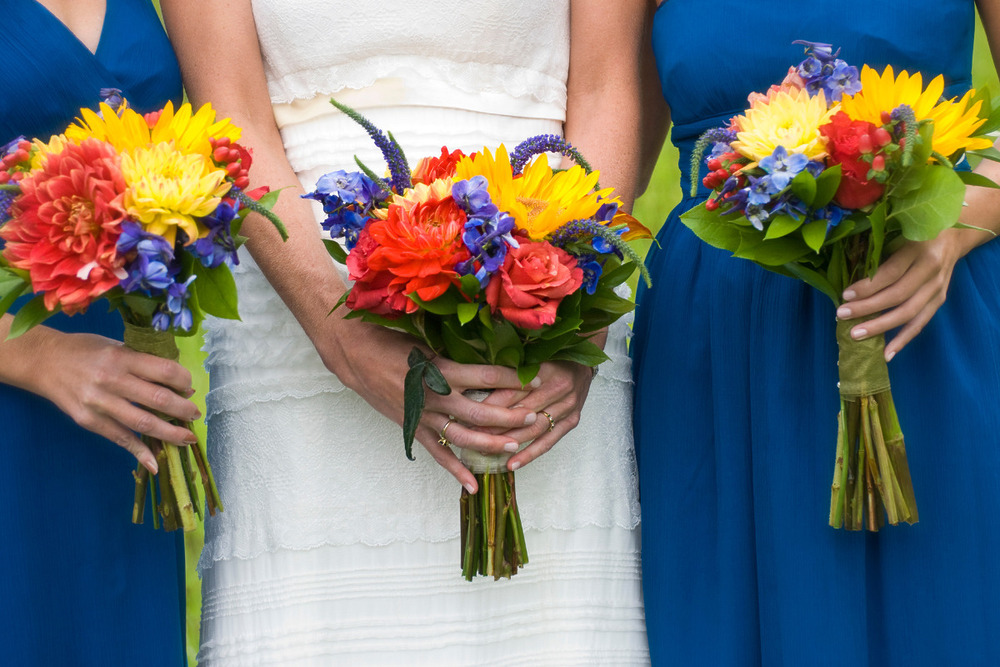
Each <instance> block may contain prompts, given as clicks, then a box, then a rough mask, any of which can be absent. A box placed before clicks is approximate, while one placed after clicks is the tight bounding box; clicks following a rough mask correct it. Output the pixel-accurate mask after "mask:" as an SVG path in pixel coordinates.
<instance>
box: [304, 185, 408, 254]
mask: <svg viewBox="0 0 1000 667" xmlns="http://www.w3.org/2000/svg"><path fill="white" fill-rule="evenodd" d="M388 194H389V193H387V192H384V191H382V189H381V188H379V186H378V185H377V184H376V183H375V182H374V181H372V180H371V179H370V178H368V177H367V176H365V175H364V174H362V173H361V172H357V171H351V172H348V171H344V170H343V169H341V170H339V171H334V172H331V173H329V174H326V175H324V176H322V177H321V178H320V179H319V181H317V183H316V189H315V190H314V191H313V192H310V193H308V194H304V195H302V197H303V198H304V199H315V200H316V201H318V202H320V203H322V204H323V212H324V213H326V219H325V220H324V221H323V222H322V223H321V224H322V227H323V229H325V230H327V231H328V232H330V237H331V238H339V237H344V239H345V240H346V241H347V249H348V250H351V249H352V248H354V246H355V244H357V242H358V235H359V234H360V233H361V230H362V229H364V226H365V224H366V223H367V222H368V220H369V218H370V217H371V215H370V214H371V210H372V208H374V207H375V206H376V205H377V204H379V203H380V202H382V201H384V200H385V199H386V197H388Z"/></svg>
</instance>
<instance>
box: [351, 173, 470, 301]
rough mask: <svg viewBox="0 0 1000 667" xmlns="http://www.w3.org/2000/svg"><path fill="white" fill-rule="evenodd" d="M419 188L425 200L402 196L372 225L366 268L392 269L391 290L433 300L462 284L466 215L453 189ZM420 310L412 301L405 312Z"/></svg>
mask: <svg viewBox="0 0 1000 667" xmlns="http://www.w3.org/2000/svg"><path fill="white" fill-rule="evenodd" d="M448 189H449V190H450V185H449V188H448ZM418 192H419V193H420V195H421V196H423V197H424V198H423V199H422V200H418V201H411V200H404V199H397V202H396V203H393V204H391V205H390V206H389V210H388V212H387V214H386V218H385V220H373V221H372V222H371V223H370V224H369V226H368V227H367V229H368V231H369V233H370V234H371V240H372V241H373V242H374V243H375V244H376V247H375V248H374V249H372V250H371V252H370V254H368V256H367V265H366V269H367V270H368V271H375V272H386V273H389V274H391V276H392V278H391V280H390V281H389V282H388V284H387V285H386V288H387V290H388V293H389V294H393V293H395V292H402V293H403V294H407V295H411V294H415V295H416V296H418V297H419V298H420V299H422V300H423V301H430V300H432V299H436V298H437V297H439V296H441V295H442V294H444V293H445V292H446V291H448V287H450V286H451V285H452V284H458V283H459V280H460V278H459V275H458V273H457V272H456V271H455V265H456V264H458V263H459V262H464V261H466V260H468V259H469V258H470V257H471V255H470V254H469V250H468V248H466V247H465V243H463V242H462V234H463V232H464V231H465V223H466V220H467V217H466V214H465V211H463V210H462V209H461V208H459V206H458V204H456V203H455V200H454V199H453V198H452V197H451V195H450V194H448V195H444V194H442V193H443V192H444V189H442V191H436V190H433V189H424V188H421V189H420V190H419V191H418ZM377 282H380V281H377ZM416 309H417V305H416V304H415V303H412V302H411V303H409V304H408V306H407V308H406V311H407V312H411V313H412V312H414V311H416Z"/></svg>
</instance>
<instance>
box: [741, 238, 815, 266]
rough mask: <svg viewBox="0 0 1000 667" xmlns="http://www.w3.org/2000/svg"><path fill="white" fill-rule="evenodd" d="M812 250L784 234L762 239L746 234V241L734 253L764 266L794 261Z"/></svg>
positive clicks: (799, 240) (800, 241) (798, 240)
mask: <svg viewBox="0 0 1000 667" xmlns="http://www.w3.org/2000/svg"><path fill="white" fill-rule="evenodd" d="M811 252H812V251H811V250H810V249H809V246H807V245H806V244H805V243H804V242H803V241H802V240H801V239H797V238H794V237H790V236H785V237H783V238H780V239H773V240H770V241H764V240H763V239H762V238H759V237H758V238H752V237H749V236H747V237H746V242H745V243H744V244H742V245H740V247H739V249H738V250H737V251H736V252H735V253H734V254H735V256H736V257H742V258H744V259H749V260H751V261H754V262H757V263H758V264H761V265H763V266H765V267H770V266H781V265H782V264H788V263H789V262H794V261H795V260H797V259H800V258H802V257H804V256H806V255H809V254H810V253H811Z"/></svg>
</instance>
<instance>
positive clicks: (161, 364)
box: [0, 327, 201, 474]
mask: <svg viewBox="0 0 1000 667" xmlns="http://www.w3.org/2000/svg"><path fill="white" fill-rule="evenodd" d="M15 346H17V347H20V348H22V349H21V350H18V351H17V356H19V357H20V358H21V361H20V365H21V366H22V372H21V373H19V375H20V379H18V377H12V376H11V375H10V374H9V373H7V372H5V373H4V375H5V376H6V377H5V379H6V380H7V381H8V382H9V383H10V384H14V385H16V386H20V387H21V388H23V389H26V390H28V391H31V392H33V393H35V394H38V395H40V396H43V397H44V398H47V399H49V400H50V401H52V402H53V403H55V404H56V406H57V407H58V408H59V409H60V410H62V411H63V412H65V413H66V414H68V415H69V416H70V417H71V418H72V419H73V421H75V422H76V423H77V424H79V425H80V426H81V427H83V428H85V429H87V430H88V431H92V432H94V433H97V434H98V435H101V436H103V437H105V438H107V439H108V440H110V441H111V442H113V443H115V444H116V445H118V446H119V447H122V448H124V449H126V450H128V451H129V452H130V453H131V454H132V455H133V456H135V458H136V460H138V461H139V463H141V464H142V465H143V467H145V468H146V469H147V470H149V471H150V472H151V473H154V474H155V473H156V471H157V466H156V458H155V457H154V456H153V452H152V451H150V449H149V447H148V446H146V445H145V444H144V443H143V442H142V440H140V439H139V438H138V437H137V436H136V433H140V434H143V435H148V436H151V437H154V438H157V439H159V440H163V441H165V442H171V443H174V444H178V445H184V444H193V443H195V442H197V437H196V436H195V434H194V433H192V432H191V431H190V430H189V429H187V428H184V427H182V426H177V425H175V424H171V423H169V422H168V421H166V420H165V419H163V418H162V417H160V416H158V415H157V414H155V413H154V411H155V412H159V413H162V414H164V415H167V416H169V417H173V418H175V419H178V420H181V421H192V420H195V419H198V418H199V417H201V413H200V412H199V411H198V407H197V406H196V405H195V404H194V403H193V402H191V401H190V400H187V398H185V397H190V396H191V395H192V394H193V393H194V389H192V388H191V374H190V373H189V372H188V371H187V369H186V368H184V367H183V366H181V365H180V364H179V363H177V362H176V361H171V360H169V359H161V358H159V357H155V356H153V355H149V354H143V353H141V352H136V351H134V350H130V349H128V348H126V347H124V346H123V345H122V344H121V343H120V342H118V341H114V340H111V339H109V338H105V337H103V336H98V335H96V334H68V333H62V332H59V331H55V330H53V329H48V328H45V327H39V328H37V329H34V330H32V331H30V332H28V333H26V334H24V336H22V337H21V338H18V339H15V340H13V341H6V342H5V343H3V344H2V345H0V361H6V360H8V359H11V358H13V356H14V353H15V351H14V350H13V349H12V348H13V347H15ZM8 352H10V354H8ZM11 366H13V364H5V368H4V371H11V370H14V369H12V368H11Z"/></svg>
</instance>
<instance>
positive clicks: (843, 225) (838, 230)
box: [826, 218, 857, 246]
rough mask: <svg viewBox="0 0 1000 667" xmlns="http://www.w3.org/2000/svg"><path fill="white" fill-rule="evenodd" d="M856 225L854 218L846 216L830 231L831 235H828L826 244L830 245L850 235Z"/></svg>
mask: <svg viewBox="0 0 1000 667" xmlns="http://www.w3.org/2000/svg"><path fill="white" fill-rule="evenodd" d="M856 226H857V223H856V222H855V221H854V218H844V219H843V220H841V221H840V224H839V225H837V226H836V227H834V228H833V229H832V230H831V231H830V234H829V236H827V237H826V245H828V246H829V245H831V244H833V243H836V242H837V241H839V240H840V239H842V238H844V237H845V236H850V235H851V233H852V232H854V228H855V227H856Z"/></svg>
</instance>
